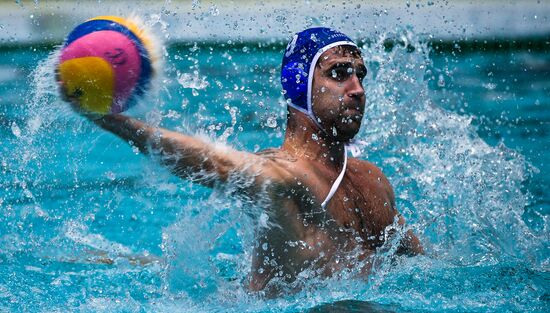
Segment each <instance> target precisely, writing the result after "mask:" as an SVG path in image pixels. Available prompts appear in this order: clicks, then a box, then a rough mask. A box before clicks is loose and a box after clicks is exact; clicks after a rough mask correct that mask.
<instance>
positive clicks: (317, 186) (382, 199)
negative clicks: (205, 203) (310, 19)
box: [94, 47, 422, 295]
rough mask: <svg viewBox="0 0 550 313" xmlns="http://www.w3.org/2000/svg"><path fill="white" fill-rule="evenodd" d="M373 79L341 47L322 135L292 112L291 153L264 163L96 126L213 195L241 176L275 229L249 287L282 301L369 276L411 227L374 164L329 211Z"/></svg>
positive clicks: (112, 125)
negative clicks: (389, 244) (348, 276)
mask: <svg viewBox="0 0 550 313" xmlns="http://www.w3.org/2000/svg"><path fill="white" fill-rule="evenodd" d="M365 75H366V69H365V66H364V63H363V60H362V59H361V57H360V56H359V55H358V53H350V52H349V51H348V50H346V49H342V48H341V47H335V48H332V49H330V50H328V51H326V52H325V53H324V54H323V55H322V56H321V58H320V61H319V63H318V65H317V67H316V69H315V72H314V79H313V86H312V99H313V101H312V103H313V105H312V107H313V111H314V112H315V114H316V116H317V117H318V118H319V124H320V125H321V127H322V129H319V127H318V126H317V125H316V124H315V123H314V122H313V121H312V120H311V119H310V118H309V117H307V116H306V115H305V114H303V113H301V112H298V111H297V110H294V109H292V108H289V116H288V125H287V132H286V134H285V141H284V143H283V145H282V147H280V148H277V149H270V150H266V151H263V152H260V153H257V154H252V153H248V152H243V151H237V150H234V149H232V148H230V147H221V146H220V145H217V144H213V143H211V142H207V141H205V140H203V139H201V138H197V137H192V136H186V135H183V134H179V133H176V132H171V131H168V130H165V129H161V128H154V127H151V126H148V125H147V124H145V123H143V122H140V121H138V120H136V119H133V118H129V117H127V116H124V115H120V114H117V115H107V116H104V117H102V118H99V119H94V122H95V123H96V124H97V125H99V126H100V127H102V128H104V129H105V130H108V131H110V132H113V133H114V134H116V135H118V136H119V137H121V138H123V139H124V140H126V141H128V142H131V143H132V144H133V145H134V146H136V147H137V148H139V149H140V151H142V152H143V153H150V152H151V151H154V154H155V155H157V156H159V158H160V160H161V162H162V163H163V164H164V165H166V166H167V167H168V168H169V169H170V170H172V172H173V173H174V174H176V175H178V176H180V177H182V178H185V179H191V178H192V179H194V181H195V182H197V183H201V184H203V185H206V186H210V187H212V186H214V184H219V183H224V182H226V183H231V181H230V177H235V175H237V176H241V177H242V178H244V179H247V180H249V181H251V182H252V183H251V184H247V185H246V186H244V187H242V188H241V189H240V190H241V192H242V193H244V194H247V195H248V196H250V197H252V198H254V197H257V198H260V199H259V200H262V201H263V202H262V203H264V209H265V212H266V213H267V216H269V220H268V221H269V223H270V225H271V227H267V228H265V227H258V229H257V244H256V245H255V247H254V252H253V260H252V268H251V273H250V277H249V280H248V282H247V286H248V288H249V289H250V290H253V291H259V290H263V291H264V292H265V293H266V294H267V295H276V294H278V293H280V292H281V289H282V288H283V289H284V288H285V287H284V286H285V284H288V283H292V282H293V281H295V280H296V277H297V276H298V275H299V274H300V273H302V272H304V271H305V270H313V271H315V272H314V273H313V274H314V275H319V276H330V275H333V274H335V273H337V272H339V271H341V270H342V269H344V268H356V269H358V272H359V273H365V274H366V273H368V271H369V267H370V265H369V262H368V256H369V255H372V254H373V253H374V251H375V249H376V248H377V247H379V246H381V245H382V244H383V238H384V236H385V235H387V234H386V227H387V226H389V225H392V224H394V225H402V224H403V223H404V220H403V219H402V218H400V217H399V214H398V212H397V210H396V208H395V200H394V195H393V190H392V187H391V185H390V183H389V182H388V180H387V179H386V177H385V176H384V175H383V174H382V172H381V171H380V170H379V169H378V168H377V167H376V166H374V165H373V164H371V163H369V162H367V161H362V160H359V159H354V158H350V159H349V160H348V167H347V169H346V172H345V175H344V178H343V181H342V183H341V184H340V187H339V188H338V190H337V192H336V194H335V195H334V197H333V198H332V200H331V201H330V202H329V203H328V205H327V207H326V208H325V209H322V208H321V203H322V201H323V200H324V199H325V197H326V195H327V194H328V193H329V190H330V188H331V186H332V184H333V183H334V181H335V179H336V177H337V176H338V174H339V173H340V171H341V170H342V166H343V153H344V145H345V143H347V142H348V141H349V140H350V139H351V138H353V137H354V136H355V134H357V132H358V131H359V128H360V126H361V119H362V117H363V113H364V108H365V94H364V89H363V86H362V79H363V78H364V76H365ZM266 198H267V199H268V200H269V201H267V203H266V202H265V201H264V200H265V199H266ZM399 251H400V252H403V253H408V254H416V253H421V252H422V248H421V246H420V244H419V242H418V239H417V238H416V237H415V236H414V235H413V234H412V232H410V231H409V232H408V233H407V234H406V235H405V236H404V239H403V240H402V241H401V245H400V247H399ZM281 282H282V283H281Z"/></svg>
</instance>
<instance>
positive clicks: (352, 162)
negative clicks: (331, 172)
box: [349, 158, 394, 202]
mask: <svg viewBox="0 0 550 313" xmlns="http://www.w3.org/2000/svg"><path fill="white" fill-rule="evenodd" d="M349 171H350V172H351V173H352V175H354V176H355V175H357V176H360V177H361V180H362V181H365V182H366V183H368V185H369V186H377V188H380V189H381V190H382V191H383V192H384V193H386V194H387V196H388V197H389V198H390V199H392V202H393V199H394V193H393V188H392V185H391V183H390V181H389V180H388V178H387V177H386V175H384V173H383V172H382V170H381V169H380V168H379V167H378V166H376V165H375V164H373V163H372V162H369V161H366V160H361V159H356V158H350V159H349Z"/></svg>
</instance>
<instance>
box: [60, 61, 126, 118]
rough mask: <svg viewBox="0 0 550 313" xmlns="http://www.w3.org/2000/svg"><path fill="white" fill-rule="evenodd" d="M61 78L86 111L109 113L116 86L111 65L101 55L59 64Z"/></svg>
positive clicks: (65, 87)
mask: <svg viewBox="0 0 550 313" xmlns="http://www.w3.org/2000/svg"><path fill="white" fill-rule="evenodd" d="M59 78H60V80H61V82H62V84H63V88H64V91H65V93H66V95H67V97H69V98H73V99H76V100H77V102H78V104H79V105H80V107H81V109H83V110H84V111H86V112H93V113H100V114H107V113H109V112H110V110H111V105H112V103H113V92H114V87H115V80H114V73H113V70H112V68H111V65H110V64H109V63H108V62H107V61H105V60H103V59H102V58H99V57H83V58H77V59H72V60H67V61H65V62H63V63H61V64H60V65H59Z"/></svg>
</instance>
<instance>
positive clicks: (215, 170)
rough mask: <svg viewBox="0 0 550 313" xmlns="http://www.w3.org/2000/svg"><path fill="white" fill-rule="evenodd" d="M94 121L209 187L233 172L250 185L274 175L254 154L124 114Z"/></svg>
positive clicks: (175, 172)
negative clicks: (159, 126) (248, 180)
mask: <svg viewBox="0 0 550 313" xmlns="http://www.w3.org/2000/svg"><path fill="white" fill-rule="evenodd" d="M94 122H95V123H96V124H97V125H99V126H100V127H102V128H103V129H105V130H107V131H110V132H112V133H113V134H115V135H117V136H118V137H120V138H122V139H124V140H125V141H127V142H128V143H130V144H131V145H133V146H135V147H137V148H138V149H139V150H140V151H141V152H142V153H145V154H149V153H152V154H158V155H159V157H160V160H161V162H162V163H163V165H166V166H167V167H168V168H169V169H170V170H171V171H172V172H173V173H174V174H176V175H177V176H180V177H182V178H186V179H194V181H196V182H198V183H201V184H202V185H205V186H209V187H211V186H212V185H213V184H214V182H216V181H220V182H226V181H228V178H229V176H230V175H231V174H233V175H239V176H241V177H244V178H247V179H252V180H253V181H252V182H253V184H252V185H251V187H252V189H254V187H258V186H259V185H260V184H263V183H264V182H265V181H266V179H269V180H272V179H273V178H275V177H273V176H276V175H275V174H274V173H273V170H272V169H270V168H269V167H266V166H264V164H263V163H264V160H263V159H262V158H261V157H259V156H257V155H255V154H252V153H248V152H243V151H238V150H235V149H233V148H231V147H228V146H225V145H216V144H214V143H210V142H207V141H205V140H201V139H200V138H197V137H193V136H186V135H183V134H180V133H176V132H173V131H169V130H166V129H162V128H156V127H152V126H150V125H147V124H146V123H143V122H141V121H139V120H136V119H133V118H130V117H127V116H124V115H120V114H115V115H105V116H103V117H102V118H100V119H97V120H95V121H94Z"/></svg>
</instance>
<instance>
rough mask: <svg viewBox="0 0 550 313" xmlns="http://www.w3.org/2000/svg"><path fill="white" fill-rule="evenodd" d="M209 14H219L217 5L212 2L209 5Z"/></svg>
mask: <svg viewBox="0 0 550 313" xmlns="http://www.w3.org/2000/svg"><path fill="white" fill-rule="evenodd" d="M210 15H212V16H218V15H220V10H219V9H218V6H217V5H215V4H213V5H211V6H210Z"/></svg>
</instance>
